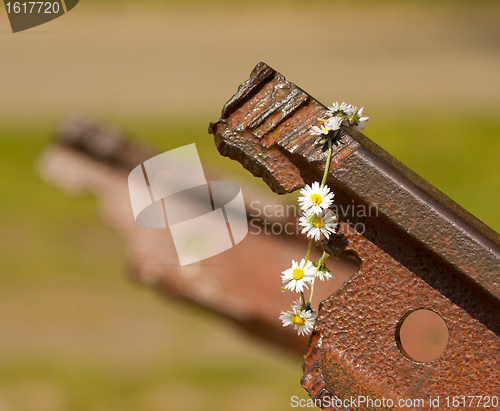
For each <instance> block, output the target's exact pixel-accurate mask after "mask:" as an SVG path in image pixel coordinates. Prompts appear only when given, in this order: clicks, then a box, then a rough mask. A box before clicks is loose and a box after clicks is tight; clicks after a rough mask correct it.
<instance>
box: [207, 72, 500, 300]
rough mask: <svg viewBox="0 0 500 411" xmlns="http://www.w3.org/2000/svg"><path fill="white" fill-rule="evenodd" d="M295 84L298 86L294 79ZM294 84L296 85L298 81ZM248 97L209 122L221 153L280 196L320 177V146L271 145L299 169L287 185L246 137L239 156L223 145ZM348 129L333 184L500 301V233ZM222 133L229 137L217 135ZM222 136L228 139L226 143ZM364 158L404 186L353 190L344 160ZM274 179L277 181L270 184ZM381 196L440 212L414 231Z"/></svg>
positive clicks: (241, 95)
mask: <svg viewBox="0 0 500 411" xmlns="http://www.w3.org/2000/svg"><path fill="white" fill-rule="evenodd" d="M269 69H270V67H269V66H267V65H266V64H265V63H259V64H258V65H257V66H256V67H255V68H254V70H253V71H252V74H251V79H252V78H253V77H255V78H258V79H259V81H251V79H250V80H247V82H245V83H250V84H253V85H255V84H257V83H258V84H260V85H262V84H263V83H264V81H263V80H262V78H264V77H265V78H266V79H270V78H271V76H270V74H269V73H270V71H269ZM271 70H272V69H271ZM273 72H274V75H275V76H277V75H279V76H281V75H280V74H279V73H277V72H276V71H275V70H273ZM260 73H265V75H261V74H260ZM281 77H282V76H281ZM245 83H244V84H245ZM290 84H291V85H293V83H290ZM293 86H294V87H296V86H295V85H293ZM240 88H241V86H240ZM244 89H245V88H244ZM251 91H252V93H255V92H256V87H252V88H251ZM304 93H305V92H304ZM247 96H248V92H246V93H243V92H241V91H240V90H239V91H238V93H236V94H235V95H234V96H233V98H231V100H230V101H229V102H228V104H226V106H224V109H223V111H222V114H223V115H222V117H221V119H220V120H219V121H217V122H215V123H211V124H210V127H209V132H210V133H211V134H214V135H215V139H216V144H217V147H218V149H219V151H220V152H221V154H222V155H225V156H228V157H230V158H233V159H235V160H237V161H239V162H241V163H242V164H243V165H244V167H245V168H247V169H249V171H251V172H252V173H253V174H254V175H256V176H260V177H263V179H264V181H266V183H267V184H268V185H269V186H270V187H271V189H272V190H273V191H275V192H277V193H279V194H282V193H283V192H290V191H293V190H296V189H299V188H301V187H302V186H303V185H304V184H305V183H307V182H309V181H310V180H314V179H315V177H316V178H317V176H319V175H321V173H322V172H323V170H324V166H323V165H322V164H321V162H320V161H319V160H320V158H319V156H318V151H317V150H316V151H314V152H308V153H307V154H306V156H305V158H304V157H303V156H301V155H300V153H295V152H293V151H294V150H292V152H290V151H288V150H287V148H288V147H286V146H285V147H280V146H279V145H274V146H272V147H270V148H269V149H270V150H273V151H274V158H279V159H282V160H284V159H287V160H288V161H289V162H291V163H293V165H294V166H295V167H294V169H295V170H296V174H297V173H299V174H300V175H301V176H302V177H303V178H301V179H299V181H297V184H290V181H288V184H287V185H286V187H284V186H283V185H281V184H280V183H279V182H278V180H279V178H277V177H276V175H275V173H272V172H269V168H266V165H265V164H262V165H261V166H260V167H259V168H258V172H256V170H255V168H254V167H253V166H252V160H253V161H254V160H255V159H250V158H247V155H246V153H245V150H243V149H242V145H244V144H245V141H244V139H241V136H239V137H240V138H239V140H240V141H239V142H238V143H237V144H235V146H239V148H238V150H237V151H238V153H239V154H238V155H237V156H235V155H234V151H233V150H227V149H225V147H223V146H225V145H227V144H228V140H231V139H228V138H227V137H229V135H228V134H231V131H230V130H229V127H228V126H229V124H228V123H227V119H228V118H229V116H230V115H231V114H234V112H235V111H237V110H238V108H239V107H241V105H242V104H243V101H241V100H240V102H239V103H238V99H242V98H246V97H247ZM310 100H311V101H313V102H314V104H317V105H320V106H322V105H321V103H319V102H318V101H317V100H315V99H314V98H312V97H310ZM229 103H230V104H229ZM322 107H324V106H322ZM325 110H326V108H325ZM343 131H344V132H345V135H346V137H347V139H348V140H354V141H355V142H356V143H357V147H355V148H354V149H353V150H352V151H351V152H349V153H348V155H347V156H345V157H344V158H343V161H342V162H338V163H337V164H335V165H334V167H333V168H332V169H331V170H330V173H329V179H330V180H331V182H332V183H333V184H334V185H337V186H341V187H342V188H343V189H347V190H349V191H351V194H352V195H353V196H355V197H356V198H358V199H359V200H360V201H362V202H363V203H366V204H376V205H377V206H378V207H379V212H380V214H381V215H382V216H383V217H384V218H385V219H387V220H388V221H389V222H390V223H392V224H394V225H395V226H397V227H398V228H399V230H401V231H402V232H404V233H406V234H407V235H408V236H409V237H411V238H412V239H413V240H415V241H417V242H419V243H420V244H422V245H423V246H424V247H425V248H426V249H428V250H431V251H432V252H433V253H435V255H436V256H438V257H439V258H440V259H442V260H444V262H446V263H448V264H450V265H451V266H453V267H455V268H456V269H457V271H458V272H459V273H461V274H462V275H463V276H465V277H466V279H467V280H468V281H470V282H472V283H473V284H475V285H476V286H478V287H479V288H480V289H481V290H483V291H484V292H486V293H487V294H488V295H489V296H491V297H493V298H494V299H495V300H496V301H497V303H498V302H500V277H499V275H500V274H499V273H500V236H499V235H498V233H496V232H495V231H494V230H492V229H491V228H489V227H487V226H486V225H485V224H484V223H483V222H481V221H480V220H479V219H477V218H476V217H475V216H473V215H472V214H470V213H469V212H468V211H467V210H465V209H464V208H463V207H461V206H460V205H458V204H457V203H455V202H454V201H453V200H451V199H450V198H449V197H447V196H446V195H445V194H443V193H442V192H440V191H439V190H437V189H436V188H435V187H433V186H432V185H431V184H430V183H428V182H427V181H426V180H424V179H423V178H422V177H420V176H419V175H418V174H416V173H415V172H413V171H412V170H410V169H409V168H408V167H406V166H405V165H404V164H402V163H401V162H400V161H398V160H397V159H395V158H394V157H393V156H391V155H390V154H388V153H387V152H386V151H384V150H383V149H382V148H380V147H379V146H378V145H377V144H375V143H374V142H372V141H371V140H369V139H368V138H367V137H366V136H364V135H363V134H362V133H360V132H359V131H357V130H354V129H353V128H351V127H347V128H343ZM245 133H246V135H247V137H248V138H251V139H255V140H258V139H256V138H255V137H254V136H253V135H252V133H250V132H249V131H248V130H246V132H245ZM218 135H219V136H221V135H224V136H225V138H223V139H222V138H221V139H218V138H217V136H218ZM231 137H233V138H234V137H236V136H235V135H233V136H231ZM222 140H225V141H224V142H222ZM253 144H255V145H256V146H258V145H259V142H258V141H255V142H254V143H253ZM337 152H338V151H336V152H335V153H334V156H335V154H336V153H337ZM304 154H305V153H304ZM351 157H352V158H351ZM361 157H365V159H366V158H367V157H369V158H370V160H369V161H368V163H370V166H371V169H372V170H374V171H375V172H376V173H378V174H386V175H387V174H391V176H392V178H396V180H397V181H398V182H399V184H400V186H401V188H402V190H400V191H399V193H398V194H397V195H395V193H393V192H391V191H389V190H388V187H387V186H381V187H378V188H377V189H378V190H379V191H378V194H377V195H376V196H374V195H373V192H372V191H371V190H370V189H369V188H370V187H368V185H369V182H370V181H369V180H368V179H362V181H364V184H365V190H364V191H363V190H361V192H362V193H363V194H364V195H362V197H360V195H359V192H360V190H359V187H358V188H357V190H354V189H353V188H354V187H353V185H352V183H353V182H354V179H353V178H352V176H349V174H350V172H352V169H353V168H352V167H345V168H344V169H343V167H342V164H343V162H348V161H354V158H357V160H358V161H359V160H360V159H361ZM264 163H267V165H268V166H269V165H271V166H272V164H270V163H269V162H268V160H264ZM304 163H317V164H316V165H317V172H316V173H314V174H315V176H313V175H304V172H303V171H302V170H303V169H304V167H301V165H304ZM271 168H272V167H271ZM347 169H349V170H350V172H349V173H347V171H346V170H347ZM341 171H346V173H347V176H345V175H344V176H341ZM270 181H272V183H271V184H270ZM358 181H359V179H358ZM381 198H386V199H391V202H393V203H396V204H400V205H401V204H406V203H407V200H408V199H412V200H414V201H415V204H420V206H418V207H416V209H414V210H413V211H414V212H415V215H424V214H426V211H428V209H427V210H424V209H423V208H422V207H421V206H422V204H423V203H424V202H426V203H427V205H432V208H433V209H434V211H435V212H434V213H433V215H432V216H431V218H429V219H428V221H427V222H426V229H418V227H413V229H412V230H408V227H409V225H408V221H409V219H411V218H412V216H408V214H407V213H406V212H403V213H394V209H391V207H390V203H388V202H386V203H384V202H383V201H379V200H380V199H381ZM403 207H404V205H403ZM410 226H411V225H410ZM436 227H440V230H441V233H440V234H443V232H446V241H447V244H449V245H452V246H453V245H457V244H459V245H461V246H463V247H464V253H463V254H461V255H459V253H460V247H458V250H457V249H456V248H457V247H452V250H451V251H450V250H447V249H446V247H441V246H439V244H438V242H437V236H435V237H434V238H430V237H429V230H428V229H431V230H432V229H435V228H436ZM446 227H447V228H446ZM431 232H432V231H431ZM457 251H458V253H457Z"/></svg>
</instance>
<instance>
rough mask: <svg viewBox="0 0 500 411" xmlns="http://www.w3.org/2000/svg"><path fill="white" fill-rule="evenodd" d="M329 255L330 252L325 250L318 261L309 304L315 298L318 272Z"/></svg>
mask: <svg viewBox="0 0 500 411" xmlns="http://www.w3.org/2000/svg"><path fill="white" fill-rule="evenodd" d="M328 257H329V254H328V253H326V252H324V251H323V255H322V256H321V258H320V259H319V261H318V266H317V267H316V271H315V272H314V278H313V280H312V283H311V295H310V296H309V304H310V305H311V304H312V300H313V293H314V281H316V274H318V270H319V268H320V267H321V266H322V265H323V263H324V262H325V260H326V259H327V258H328Z"/></svg>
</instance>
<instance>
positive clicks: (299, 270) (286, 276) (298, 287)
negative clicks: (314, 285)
mask: <svg viewBox="0 0 500 411" xmlns="http://www.w3.org/2000/svg"><path fill="white" fill-rule="evenodd" d="M305 262H306V260H305V259H304V258H303V259H302V261H301V262H300V264H299V263H296V262H295V261H293V260H292V268H289V269H287V270H285V271H283V272H282V274H283V275H282V276H281V280H282V281H283V282H284V283H287V285H285V287H284V289H285V290H287V289H288V290H291V291H294V290H295V291H296V292H298V293H300V292H301V291H302V290H303V289H304V288H307V284H311V282H312V280H313V279H314V276H315V274H314V273H315V271H316V269H315V268H314V266H313V265H312V263H311V262H310V261H308V262H307V264H306V263H305Z"/></svg>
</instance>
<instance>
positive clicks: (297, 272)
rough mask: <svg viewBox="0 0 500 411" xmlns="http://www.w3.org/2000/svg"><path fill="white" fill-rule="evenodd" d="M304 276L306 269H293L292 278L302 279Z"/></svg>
mask: <svg viewBox="0 0 500 411" xmlns="http://www.w3.org/2000/svg"><path fill="white" fill-rule="evenodd" d="M302 277H304V270H303V269H302V268H296V269H295V270H293V274H292V278H293V279H294V280H300V279H301V278H302Z"/></svg>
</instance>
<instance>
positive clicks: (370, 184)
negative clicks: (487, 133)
mask: <svg viewBox="0 0 500 411" xmlns="http://www.w3.org/2000/svg"><path fill="white" fill-rule="evenodd" d="M325 111H326V108H325V107H324V106H323V105H322V104H321V103H319V102H318V101H317V100H315V99H314V98H312V97H311V96H310V95H309V94H307V93H306V92H304V91H303V90H301V89H300V88H299V87H297V86H296V85H294V84H293V83H291V82H289V81H287V80H286V79H285V78H284V77H283V76H282V75H281V74H279V73H278V72H276V71H275V70H273V69H272V68H270V67H269V66H267V65H266V64H264V63H260V64H258V65H257V66H256V67H255V69H254V70H253V72H252V73H251V76H250V79H249V80H247V81H245V82H244V83H243V84H241V85H240V87H239V89H238V91H237V93H236V94H235V95H234V96H233V97H232V98H231V99H230V100H229V101H228V103H227V104H226V105H225V106H224V108H223V110H222V116H221V118H220V120H219V121H217V122H215V123H211V124H210V127H209V132H210V133H212V134H213V135H214V136H215V143H216V145H217V148H218V150H219V151H220V153H221V154H222V155H224V156H227V157H230V158H232V159H234V160H237V161H239V162H240V163H241V164H242V165H243V166H244V167H245V168H246V169H248V170H249V171H250V172H252V173H253V175H255V176H258V177H261V178H263V180H264V181H265V182H266V183H267V184H268V185H269V187H270V188H271V189H272V190H273V191H274V192H276V193H279V194H282V193H289V192H293V191H295V190H297V189H299V188H301V187H303V186H304V185H305V184H307V183H309V184H310V183H312V182H313V181H319V180H321V175H322V174H323V171H324V167H325V160H326V151H325V147H322V146H319V145H318V144H316V143H315V137H314V136H311V135H309V133H308V129H309V128H310V127H311V125H313V124H315V123H316V121H317V118H318V117H320V116H322V115H323V114H324V112H325ZM327 184H328V186H329V187H330V189H331V190H332V191H333V192H334V193H335V202H336V204H337V206H340V207H342V206H344V210H345V209H346V208H347V206H350V205H354V206H362V207H365V209H370V207H375V208H376V210H377V213H376V215H362V213H361V215H343V214H340V215H339V219H340V224H341V230H340V231H341V234H339V235H337V236H334V237H333V238H330V240H329V241H326V240H325V241H324V242H323V243H322V247H323V248H324V250H325V251H327V252H328V253H330V254H333V255H336V256H345V255H354V256H356V258H358V259H359V260H360V261H361V269H360V271H359V272H358V273H357V274H356V275H355V276H354V277H353V278H352V279H351V280H350V281H349V282H348V283H347V284H346V285H345V286H344V287H343V288H342V289H341V290H340V291H338V292H336V293H335V294H332V295H331V296H330V297H329V298H328V299H326V300H325V301H323V302H322V303H321V304H320V308H319V313H318V319H317V322H316V325H315V329H314V331H313V334H312V336H311V339H310V341H309V346H308V349H307V351H306V353H305V356H304V360H305V362H304V376H303V378H302V384H303V386H304V388H305V389H306V390H307V391H308V392H309V394H310V396H311V397H312V398H313V399H316V400H321V399H328V398H330V399H331V398H335V399H341V400H342V399H345V398H348V397H356V396H358V395H359V396H365V397H370V398H372V399H376V398H378V399H382V398H386V399H387V398H390V399H393V400H397V399H398V398H422V399H426V398H427V399H429V398H436V397H437V396H441V398H443V397H446V396H448V397H450V398H451V397H453V396H468V395H483V396H484V395H490V396H493V395H499V393H500V388H499V386H500V385H499V384H500V383H499V381H500V236H499V235H498V234H497V233H496V232H494V231H493V230H491V229H490V228H489V227H487V226H486V225H484V224H483V223H482V222H481V221H479V220H478V219H476V218H475V217H474V216H472V215H471V214H470V213H468V212H467V211H466V210H464V209H463V208H461V207H460V206H459V205H458V204H456V203H455V202H453V201H452V200H450V199H449V198H448V197H446V196H445V195H444V194H442V193H441V192H439V191H438V190H437V189H436V188H434V187H433V186H432V185H430V184H429V183H428V182H426V181H425V180H424V179H422V178H421V177H419V176H418V175H417V174H415V173H414V172H412V171H411V170H410V169H408V168H407V167H405V166H404V165H403V164H401V163H400V162H399V161H397V160H396V159H395V158H393V157H392V156H390V155H389V154H388V153H386V152H385V151H384V150H382V149H381V148H380V147H378V146H377V145H376V144H375V143H373V142H372V141H370V140H369V139H368V138H367V137H366V136H364V135H363V134H361V133H360V132H358V131H356V130H355V129H353V128H350V127H343V128H342V130H341V138H340V144H338V145H337V146H335V147H334V152H333V156H332V160H331V164H330V171H329V174H328V179H327ZM365 214H367V213H365ZM357 224H362V225H363V227H364V228H365V231H364V233H363V234H360V233H359V232H358V231H356V229H355V228H356V225H357ZM422 308H426V309H429V310H432V311H434V312H436V313H438V314H439V315H440V316H441V317H442V318H443V319H444V320H445V322H446V325H447V327H448V330H449V341H448V346H447V348H446V350H445V351H444V353H443V354H442V355H441V356H440V357H439V358H438V359H436V360H434V361H431V362H427V363H417V362H415V361H412V360H411V359H410V358H408V357H407V356H405V355H404V353H403V352H402V351H401V350H400V348H399V346H398V341H397V330H398V326H399V324H400V322H401V320H402V319H403V318H404V317H405V315H407V314H408V313H409V312H412V311H413V310H417V309H422ZM325 403H327V402H325ZM443 405H444V406H443ZM324 408H325V409H332V410H333V409H335V410H336V409H339V410H340V409H342V410H344V409H346V407H344V406H342V407H336V406H331V407H330V406H324ZM347 408H348V407H347ZM356 409H362V410H371V409H381V408H380V407H374V406H369V405H361V404H358V408H356ZM385 409H392V407H385ZM416 409H422V410H424V409H432V408H431V407H430V405H429V404H428V403H427V402H426V403H425V405H424V406H421V407H417V408H416ZM440 409H448V408H447V406H446V404H444V403H443V402H441V405H440ZM449 409H457V408H456V407H451V406H450V408H449Z"/></svg>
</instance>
